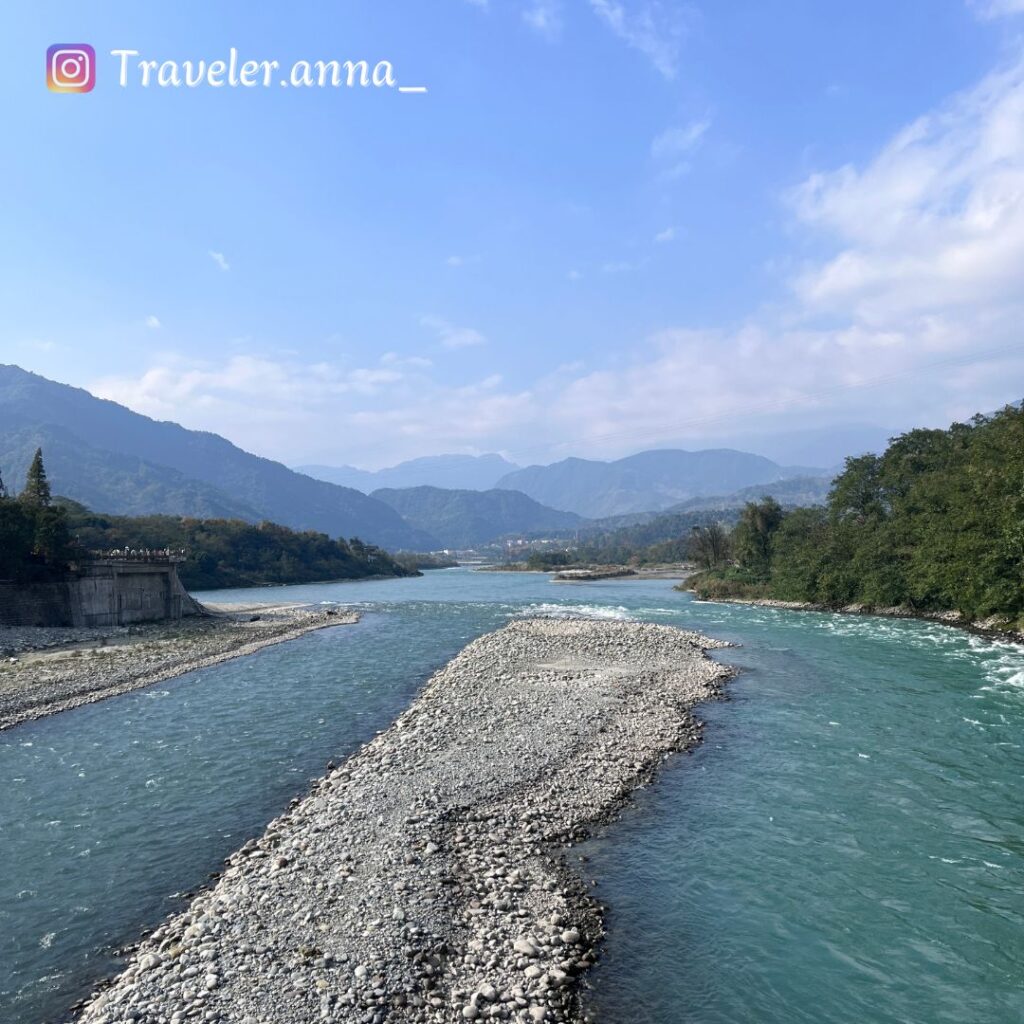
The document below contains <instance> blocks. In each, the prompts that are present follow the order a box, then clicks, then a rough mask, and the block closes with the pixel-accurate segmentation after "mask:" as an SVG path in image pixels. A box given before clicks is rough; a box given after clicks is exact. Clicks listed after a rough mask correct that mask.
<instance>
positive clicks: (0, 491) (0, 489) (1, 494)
mask: <svg viewBox="0 0 1024 1024" xmlns="http://www.w3.org/2000/svg"><path fill="white" fill-rule="evenodd" d="M6 497H7V487H6V485H5V484H4V478H3V476H2V475H0V500H2V499H3V498H6Z"/></svg>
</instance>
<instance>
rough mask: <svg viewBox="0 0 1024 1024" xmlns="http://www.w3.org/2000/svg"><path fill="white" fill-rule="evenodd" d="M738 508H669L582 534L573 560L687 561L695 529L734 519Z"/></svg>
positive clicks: (601, 562)
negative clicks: (634, 522) (631, 522)
mask: <svg viewBox="0 0 1024 1024" xmlns="http://www.w3.org/2000/svg"><path fill="white" fill-rule="evenodd" d="M738 513H739V510H738V509H729V510H726V511H722V512H713V511H707V510H701V511H697V512H670V513H665V514H664V515H660V516H656V517H655V518H653V519H651V520H650V521H649V522H645V523H639V524H637V525H634V526H624V527H620V528H618V529H614V530H607V531H604V532H602V533H590V534H588V535H586V536H584V537H582V538H581V540H580V543H579V545H578V547H577V548H576V550H575V551H574V560H575V561H577V562H580V563H586V564H590V565H638V566H642V565H657V564H663V563H665V562H685V561H688V560H689V559H690V558H691V557H692V555H693V552H692V550H691V538H692V537H693V535H694V533H695V532H697V531H700V530H703V529H706V528H708V527H710V526H712V525H715V524H717V523H719V522H722V521H724V522H725V523H731V522H733V521H735V519H736V516H737V515H738Z"/></svg>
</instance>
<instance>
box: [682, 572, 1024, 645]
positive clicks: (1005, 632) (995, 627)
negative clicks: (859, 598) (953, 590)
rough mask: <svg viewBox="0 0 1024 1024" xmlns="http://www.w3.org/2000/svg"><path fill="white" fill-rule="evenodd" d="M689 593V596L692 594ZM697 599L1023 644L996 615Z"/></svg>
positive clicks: (1022, 635)
mask: <svg viewBox="0 0 1024 1024" xmlns="http://www.w3.org/2000/svg"><path fill="white" fill-rule="evenodd" d="M675 589H676V590H686V591H690V588H688V587H683V586H680V587H676V588H675ZM690 592H691V593H692V591H690ZM698 596H699V595H698ZM700 600H702V601H708V602H709V603H711V604H747V605H754V606H757V607H761V608H778V609H779V610H780V611H787V612H825V613H828V614H833V615H880V616H882V618H887V619H917V620H919V621H922V622H938V623H941V624H942V625H944V626H954V627H956V628H957V629H963V630H966V631H967V632H969V633H974V634H976V635H977V636H983V637H985V638H986V639H989V640H1005V641H1007V642H1009V643H1015V644H1024V632H1021V631H1020V630H1017V629H1015V628H1013V623H1012V622H1011V621H1010V620H1009V619H1007V618H1003V617H1000V616H997V615H993V616H990V617H989V618H986V619H971V618H968V617H967V616H966V615H962V614H961V613H960V612H927V611H918V610H915V609H913V608H903V607H900V606H896V607H892V608H876V607H874V606H872V605H866V604H847V605H841V606H837V607H833V606H831V605H826V604H815V603H813V602H810V601H780V600H778V599H777V598H773V597H702V598H700Z"/></svg>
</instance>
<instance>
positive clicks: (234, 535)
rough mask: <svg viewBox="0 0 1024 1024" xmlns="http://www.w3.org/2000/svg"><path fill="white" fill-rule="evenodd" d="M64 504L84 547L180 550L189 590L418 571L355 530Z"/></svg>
mask: <svg viewBox="0 0 1024 1024" xmlns="http://www.w3.org/2000/svg"><path fill="white" fill-rule="evenodd" d="M66 505H67V507H68V508H69V510H70V515H69V523H70V526H71V529H72V532H73V533H74V534H75V536H76V538H77V540H78V542H79V544H80V545H81V546H82V547H83V548H85V549H87V550H90V551H109V550H114V549H120V550H123V549H125V548H127V549H129V550H130V549H136V550H141V549H147V548H148V549H150V550H160V549H163V548H170V549H171V550H172V551H176V550H184V551H185V552H186V560H185V562H184V563H183V564H182V565H181V566H180V567H179V575H180V577H181V581H182V582H183V583H184V584H185V586H186V587H188V588H189V589H192V590H207V589H211V590H212V589H215V588H218V587H246V586H260V585H264V584H282V583H311V582H316V581H319V580H336V579H365V578H366V577H369V576H412V575H416V574H417V570H416V569H415V568H408V567H406V566H403V565H401V564H399V563H398V562H397V561H395V559H393V558H392V557H391V556H390V555H388V554H387V552H385V551H382V550H381V549H380V548H378V547H375V546H373V545H371V544H364V543H363V542H362V541H361V540H359V538H358V537H353V538H352V540H350V541H345V540H341V539H339V540H332V539H331V538H330V537H328V536H327V535H326V534H323V533H315V532H313V531H305V532H297V531H295V530H289V529H288V528H287V527H284V526H278V525H277V524H276V523H260V524H258V525H253V524H252V523H246V522H243V521H242V520H238V519H187V518H177V517H175V516H143V517H127V516H103V515H97V514H95V513H92V512H89V511H88V510H87V509H85V508H83V507H82V506H81V505H75V504H74V503H66Z"/></svg>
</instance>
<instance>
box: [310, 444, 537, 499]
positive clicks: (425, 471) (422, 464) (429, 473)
mask: <svg viewBox="0 0 1024 1024" xmlns="http://www.w3.org/2000/svg"><path fill="white" fill-rule="evenodd" d="M294 468H295V471H296V472H298V473H305V474H306V475H307V476H311V477H313V478H314V479H317V480H326V481H327V482H328V483H333V484H339V485H340V486H342V487H354V488H355V489H356V490H360V491H363V493H364V494H372V493H373V491H377V490H381V489H383V488H394V489H403V488H408V487H444V488H447V489H449V490H468V491H489V490H491V489H492V488H493V487H494V485H495V484H496V483H497V482H498V480H499V479H501V477H503V476H505V475H507V474H508V473H512V472H514V471H515V470H517V469H519V468H520V467H519V466H517V465H516V464H515V463H514V462H509V461H508V459H506V458H504V457H503V456H501V455H498V454H496V453H493V452H491V453H488V454H486V455H425V456H422V457H420V458H418V459H408V460H406V461H405V462H399V463H398V464H397V465H394V466H388V467H386V468H384V469H377V470H368V469H357V468H356V467H355V466H322V465H308V466H296V467H294Z"/></svg>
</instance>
